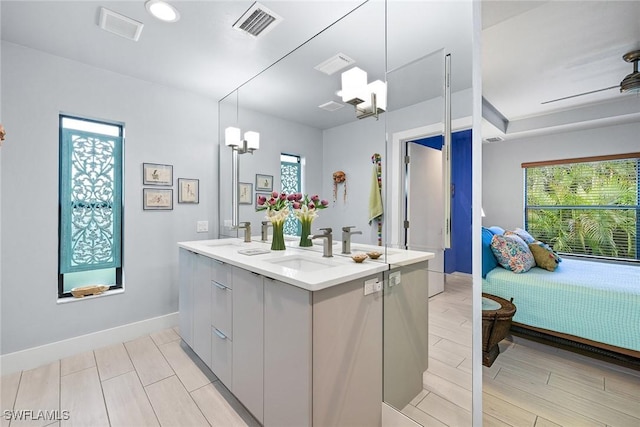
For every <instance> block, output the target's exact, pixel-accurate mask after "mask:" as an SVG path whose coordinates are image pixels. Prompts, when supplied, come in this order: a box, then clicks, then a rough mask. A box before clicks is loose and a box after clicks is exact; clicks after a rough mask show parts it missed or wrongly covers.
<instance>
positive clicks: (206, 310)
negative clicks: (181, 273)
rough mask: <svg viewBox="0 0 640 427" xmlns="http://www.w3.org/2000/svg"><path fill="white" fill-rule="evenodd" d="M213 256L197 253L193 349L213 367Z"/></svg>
mask: <svg viewBox="0 0 640 427" xmlns="http://www.w3.org/2000/svg"><path fill="white" fill-rule="evenodd" d="M211 262H212V260H211V258H208V257H206V256H204V255H195V274H194V281H193V345H192V346H191V347H192V348H193V351H195V353H196V354H197V355H198V357H200V359H202V360H203V361H204V362H205V363H206V365H207V366H209V367H211Z"/></svg>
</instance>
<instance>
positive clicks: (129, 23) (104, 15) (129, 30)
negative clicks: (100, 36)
mask: <svg viewBox="0 0 640 427" xmlns="http://www.w3.org/2000/svg"><path fill="white" fill-rule="evenodd" d="M98 25H100V28H102V29H103V30H105V31H109V32H110V33H113V34H117V35H119V36H121V37H125V38H127V39H129V40H133V41H135V42H137V41H138V39H139V38H140V34H141V33H142V27H144V24H143V23H142V22H138V21H135V20H133V19H131V18H128V17H126V16H124V15H120V14H119V13H116V12H114V11H112V10H109V9H105V8H104V7H101V8H100V22H99V24H98Z"/></svg>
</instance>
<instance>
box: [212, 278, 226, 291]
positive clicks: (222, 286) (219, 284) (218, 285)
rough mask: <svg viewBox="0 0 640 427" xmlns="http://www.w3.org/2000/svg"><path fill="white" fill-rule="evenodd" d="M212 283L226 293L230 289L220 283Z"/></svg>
mask: <svg viewBox="0 0 640 427" xmlns="http://www.w3.org/2000/svg"><path fill="white" fill-rule="evenodd" d="M211 282H213V284H214V285H216V287H217V288H220V289H222V290H223V291H226V290H227V289H229V288H228V287H227V286H225V285H223V284H222V283H218V282H216V281H215V280H212V281H211Z"/></svg>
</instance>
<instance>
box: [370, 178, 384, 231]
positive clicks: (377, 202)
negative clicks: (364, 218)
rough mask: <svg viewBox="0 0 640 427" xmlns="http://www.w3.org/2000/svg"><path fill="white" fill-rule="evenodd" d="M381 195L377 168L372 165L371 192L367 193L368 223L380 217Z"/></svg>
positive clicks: (381, 211) (381, 212)
mask: <svg viewBox="0 0 640 427" xmlns="http://www.w3.org/2000/svg"><path fill="white" fill-rule="evenodd" d="M382 214H383V210H382V196H381V195H380V184H379V183H378V168H377V166H376V165H373V174H372V175H371V192H370V193H369V224H371V221H373V220H374V219H376V218H378V217H381V216H382Z"/></svg>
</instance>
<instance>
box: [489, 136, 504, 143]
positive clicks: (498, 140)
mask: <svg viewBox="0 0 640 427" xmlns="http://www.w3.org/2000/svg"><path fill="white" fill-rule="evenodd" d="M500 141H504V138H503V137H501V136H492V137H491V138H485V139H484V142H500Z"/></svg>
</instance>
